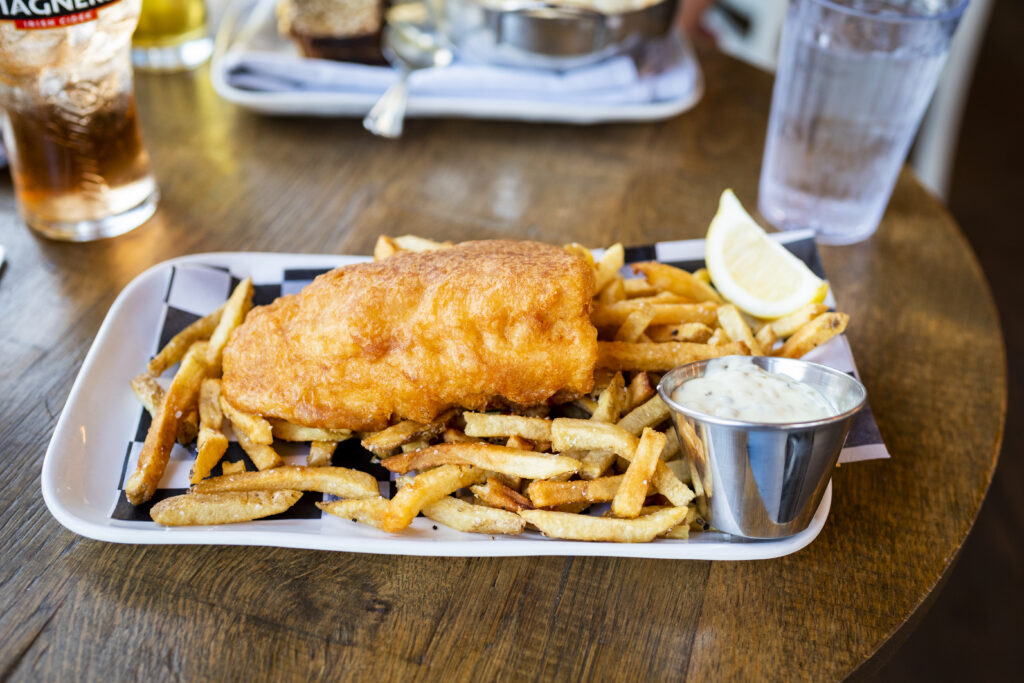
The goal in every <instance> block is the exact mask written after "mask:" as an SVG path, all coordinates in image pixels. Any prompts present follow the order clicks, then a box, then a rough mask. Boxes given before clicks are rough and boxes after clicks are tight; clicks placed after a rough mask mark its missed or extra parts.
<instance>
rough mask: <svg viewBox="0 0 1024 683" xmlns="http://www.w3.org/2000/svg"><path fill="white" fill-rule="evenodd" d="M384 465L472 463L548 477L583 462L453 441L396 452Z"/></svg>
mask: <svg viewBox="0 0 1024 683" xmlns="http://www.w3.org/2000/svg"><path fill="white" fill-rule="evenodd" d="M381 465H383V466H384V467H385V468H386V469H388V470H389V471H391V472H397V473H398V474H405V473H407V472H410V471H412V470H425V469H427V468H431V467H437V466H439V465H445V466H451V465H473V466H475V467H479V468H482V469H486V470H490V471H491V472H499V473H501V474H508V475H511V476H513V477H523V478H525V479H549V478H551V477H556V476H558V475H563V474H568V475H571V474H574V473H575V472H576V471H577V470H578V469H579V466H580V463H579V461H578V460H575V459H573V458H568V457H565V456H560V455H551V454H548V453H531V452H529V451H520V450H517V449H514V448H506V447H504V446H494V445H492V444H486V443H461V444H458V443H450V444H439V445H437V446H431V447H430V448H424V449H422V450H419V451H415V452H412V453H403V454H402V455H395V456H392V457H390V458H387V459H386V460H382V461H381Z"/></svg>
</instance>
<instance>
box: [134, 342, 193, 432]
mask: <svg viewBox="0 0 1024 683" xmlns="http://www.w3.org/2000/svg"><path fill="white" fill-rule="evenodd" d="M175 362H177V361H175ZM131 385H132V392H133V393H134V394H135V397H136V398H137V399H139V403H141V404H142V407H143V408H145V409H146V412H147V413H149V415H150V417H156V411H157V410H159V408H160V405H161V404H162V403H163V402H164V388H163V387H161V386H160V385H159V384H157V381H156V378H155V377H153V376H152V375H149V374H147V373H142V374H141V375H138V376H136V377H133V378H132V382H131ZM198 433H199V416H198V414H197V412H196V410H195V409H194V408H193V409H191V410H189V411H188V412H187V413H185V415H184V416H183V417H182V418H181V420H180V421H179V422H178V432H177V434H176V435H175V438H176V439H177V441H178V443H180V444H181V445H182V446H186V445H188V444H190V443H192V440H193V439H195V438H196V435H197V434H198Z"/></svg>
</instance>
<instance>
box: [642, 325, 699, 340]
mask: <svg viewBox="0 0 1024 683" xmlns="http://www.w3.org/2000/svg"><path fill="white" fill-rule="evenodd" d="M712 334H714V330H712V329H711V328H710V327H708V326H707V325H705V324H704V323H682V324H680V325H651V326H650V327H648V328H647V336H649V337H650V338H651V341H656V342H667V341H685V342H696V343H698V344H703V343H704V342H706V341H707V340H708V339H710V338H711V335H712Z"/></svg>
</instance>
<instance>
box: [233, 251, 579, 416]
mask: <svg viewBox="0 0 1024 683" xmlns="http://www.w3.org/2000/svg"><path fill="white" fill-rule="evenodd" d="M593 289H594V276H593V272H592V269H591V268H590V266H589V265H588V264H587V263H586V262H585V261H584V260H583V259H582V258H580V257H579V256H576V255H574V254H570V253H568V252H566V251H565V250H563V249H560V248H558V247H555V246H551V245H546V244H540V243H537V242H519V241H506V240H494V241H479V242H466V243H463V244H460V245H457V246H455V247H451V248H448V249H442V250H438V251H429V252H422V253H402V254H397V255H395V256H392V257H390V258H388V259H386V260H384V261H379V262H374V263H359V264H355V265H350V266H343V267H341V268H337V269H335V270H332V271H330V272H328V273H325V274H324V275H321V276H320V277H318V278H317V279H316V280H315V281H314V282H313V283H312V284H310V285H309V286H308V287H306V288H305V289H304V290H303V291H302V292H300V293H298V294H294V295H289V296H283V297H281V298H279V299H278V300H277V301H275V302H274V303H272V304H270V305H269V306H263V307H260V308H256V309H254V310H253V311H252V312H251V313H250V314H249V315H248V317H247V318H246V321H245V322H244V323H243V324H242V325H241V326H240V327H239V328H238V329H237V330H236V331H235V332H234V334H233V335H232V337H231V339H230V341H229V343H228V345H227V347H226V348H225V350H224V378H223V382H222V390H223V394H224V397H225V398H226V399H227V400H228V401H229V402H230V403H231V404H232V405H234V406H236V407H238V408H239V409H241V410H245V411H247V412H252V413H257V414H260V415H263V416H266V417H276V418H282V419H285V420H288V421H290V422H295V423H297V424H301V425H307V426H310V427H322V428H329V429H353V430H360V431H368V430H378V429H383V428H384V427H386V426H387V425H388V424H389V423H390V422H392V421H394V420H396V419H410V420H416V421H418V422H428V421H429V420H431V419H432V418H433V417H434V416H436V415H438V414H439V413H441V412H442V411H444V410H445V409H448V408H450V407H453V406H459V407H463V408H468V409H471V410H482V409H484V408H486V407H487V406H488V405H494V404H495V403H496V402H499V403H500V402H502V401H504V402H508V403H512V404H517V405H527V406H529V405H539V404H543V403H545V402H548V401H550V400H552V399H553V398H555V399H556V400H562V399H566V398H571V397H573V396H576V395H580V394H583V393H585V392H587V391H589V390H590V389H591V387H592V384H593V376H594V365H595V363H596V361H597V331H596V329H595V328H594V326H593V325H592V324H591V322H590V302H591V299H592V297H593Z"/></svg>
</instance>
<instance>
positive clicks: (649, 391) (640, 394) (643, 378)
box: [622, 372, 656, 413]
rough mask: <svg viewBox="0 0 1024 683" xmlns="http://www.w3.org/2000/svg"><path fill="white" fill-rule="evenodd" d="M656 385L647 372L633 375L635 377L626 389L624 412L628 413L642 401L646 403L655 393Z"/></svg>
mask: <svg viewBox="0 0 1024 683" xmlns="http://www.w3.org/2000/svg"><path fill="white" fill-rule="evenodd" d="M655 393H656V392H655V389H654V387H652V386H651V378H650V377H649V376H648V375H647V373H646V372H638V373H636V374H635V375H633V379H632V380H630V382H629V387H628V388H627V390H626V404H625V405H624V406H622V412H624V413H628V412H630V411H632V410H633V409H634V408H636V407H637V406H638V405H640V404H641V403H644V402H645V401H647V400H648V399H650V398H651V396H654V394H655Z"/></svg>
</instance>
